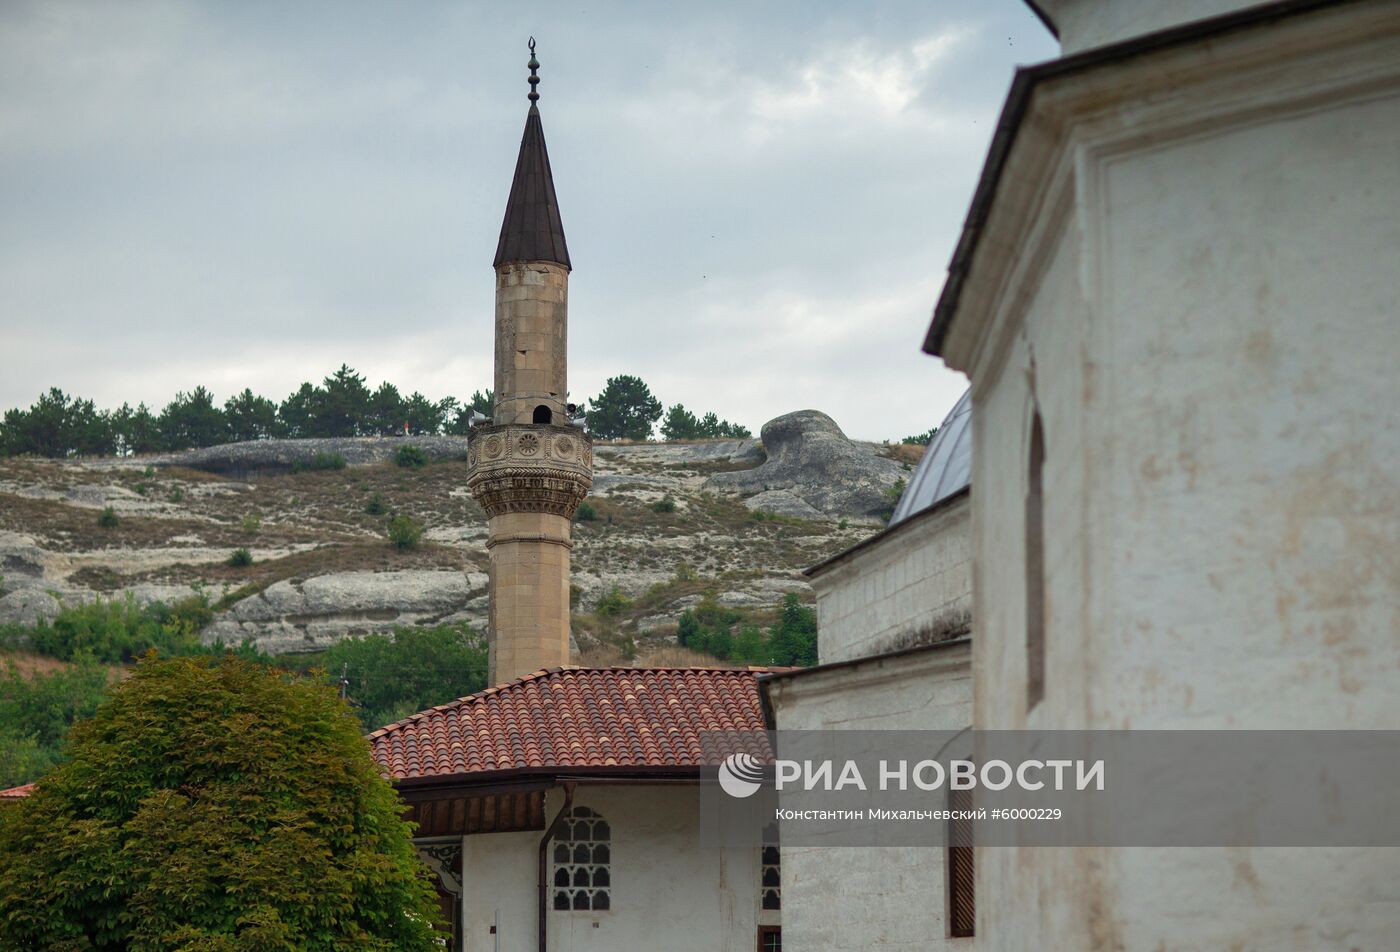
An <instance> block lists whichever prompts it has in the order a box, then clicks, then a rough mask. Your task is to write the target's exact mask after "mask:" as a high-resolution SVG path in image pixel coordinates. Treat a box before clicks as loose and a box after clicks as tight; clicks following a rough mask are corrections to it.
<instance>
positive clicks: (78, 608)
mask: <svg viewBox="0 0 1400 952" xmlns="http://www.w3.org/2000/svg"><path fill="white" fill-rule="evenodd" d="M213 617H214V612H213V609H212V608H211V607H210V606H209V602H208V600H207V599H205V598H203V597H200V596H192V597H190V598H186V599H182V600H181V601H179V602H176V603H175V604H174V605H165V604H164V603H161V602H155V603H153V604H151V605H146V606H140V605H137V604H136V600H135V599H134V598H132V597H131V596H129V595H128V596H127V597H126V598H124V599H120V600H117V599H101V598H99V599H96V600H95V601H92V602H89V603H87V604H84V605H73V606H68V607H65V608H64V609H63V610H62V611H60V612H59V613H58V617H56V618H55V619H54V620H53V621H52V622H45V623H41V624H38V625H34V626H33V627H29V626H25V625H4V626H0V645H3V646H5V647H8V648H27V649H29V650H31V651H34V652H36V653H38V654H42V655H46V656H48V657H50V658H58V659H59V660H60V661H73V660H75V659H77V658H80V657H82V656H84V655H88V656H91V657H92V658H93V659H95V660H97V661H103V662H108V663H115V662H119V661H131V660H133V659H134V658H137V657H140V656H141V655H142V654H144V653H145V652H147V651H150V650H155V651H157V652H159V653H160V654H164V655H189V654H201V653H208V652H209V651H211V650H212V649H210V648H207V647H205V646H204V645H203V644H201V642H200V640H199V632H200V629H202V628H203V627H204V626H205V625H207V624H208V623H209V622H210V621H211V620H213Z"/></svg>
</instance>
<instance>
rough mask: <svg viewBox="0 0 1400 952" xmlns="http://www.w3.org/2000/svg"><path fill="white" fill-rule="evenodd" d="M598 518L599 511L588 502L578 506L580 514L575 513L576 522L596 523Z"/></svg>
mask: <svg viewBox="0 0 1400 952" xmlns="http://www.w3.org/2000/svg"><path fill="white" fill-rule="evenodd" d="M597 518H598V510H597V509H594V508H593V507H592V506H591V505H590V504H588V503H587V502H581V503H579V504H578V512H576V513H574V521H575V522H594V521H596V520H597Z"/></svg>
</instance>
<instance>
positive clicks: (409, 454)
mask: <svg viewBox="0 0 1400 952" xmlns="http://www.w3.org/2000/svg"><path fill="white" fill-rule="evenodd" d="M394 462H395V463H398V464H399V465H400V466H402V467H404V468H405V469H417V468H419V467H420V466H424V465H426V464H427V462H428V457H426V456H424V455H423V451H422V450H421V449H419V448H418V447H416V446H414V445H413V444H412V443H409V444H407V445H405V446H400V447H399V449H398V452H396V453H395V454H394Z"/></svg>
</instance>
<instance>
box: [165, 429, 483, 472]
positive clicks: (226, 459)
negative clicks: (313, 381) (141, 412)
mask: <svg viewBox="0 0 1400 952" xmlns="http://www.w3.org/2000/svg"><path fill="white" fill-rule="evenodd" d="M409 445H412V446H416V447H418V448H419V449H420V450H422V451H423V455H424V456H425V457H427V458H428V459H430V460H432V459H456V458H458V457H463V458H465V457H466V454H467V438H466V437H465V436H355V437H344V438H338V437H325V438H320V439H310V440H249V441H247V442H244V443H224V444H223V445H221V446H207V447H205V448H203V449H197V450H184V451H183V452H180V453H170V454H167V455H165V456H156V457H150V458H146V459H143V461H142V462H145V463H150V464H153V465H156V466H187V467H189V468H190V469H199V470H204V471H205V472H209V473H231V474H235V475H237V474H245V473H255V472H277V471H279V470H289V469H291V468H292V467H293V466H296V465H298V464H300V465H303V466H305V465H307V464H309V463H311V461H312V460H314V459H315V458H316V456H317V454H326V453H334V454H338V455H340V456H342V457H344V459H345V462H346V464H347V465H350V466H363V465H366V464H369V463H381V462H383V461H384V460H388V459H393V457H394V454H395V453H397V452H398V451H399V447H401V446H409Z"/></svg>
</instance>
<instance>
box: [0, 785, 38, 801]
mask: <svg viewBox="0 0 1400 952" xmlns="http://www.w3.org/2000/svg"><path fill="white" fill-rule="evenodd" d="M34 786H35V785H34V784H32V783H26V784H25V785H24V786H22V787H11V788H10V789H8V790H0V800H23V799H24V798H25V797H27V796H29V795H30V794H31V793H33V792H34Z"/></svg>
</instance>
